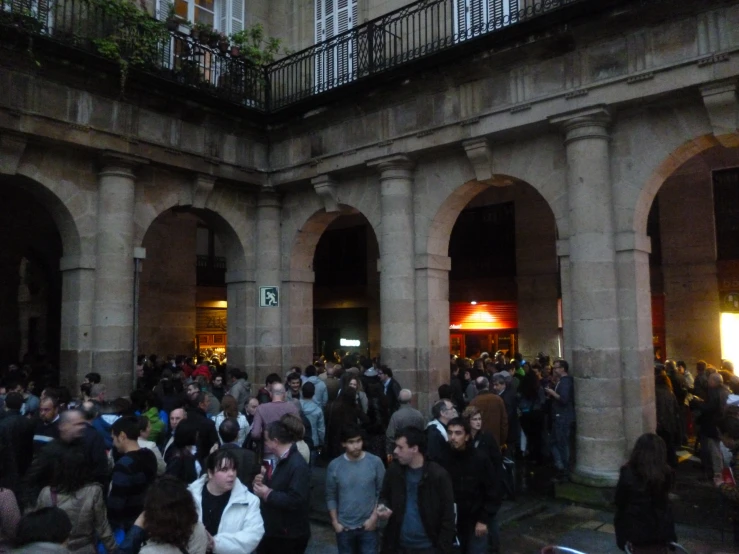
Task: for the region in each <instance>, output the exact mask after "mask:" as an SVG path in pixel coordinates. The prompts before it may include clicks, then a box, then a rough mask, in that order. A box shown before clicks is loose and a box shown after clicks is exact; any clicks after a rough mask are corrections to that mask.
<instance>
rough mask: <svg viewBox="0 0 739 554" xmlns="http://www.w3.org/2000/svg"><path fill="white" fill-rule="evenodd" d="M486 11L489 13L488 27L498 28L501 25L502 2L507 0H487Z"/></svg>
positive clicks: (505, 2)
mask: <svg viewBox="0 0 739 554" xmlns="http://www.w3.org/2000/svg"><path fill="white" fill-rule="evenodd" d="M489 2H490V3H489V4H488V13H489V14H490V28H491V29H500V28H501V27H502V26H503V16H504V15H505V12H504V4H508V0H489Z"/></svg>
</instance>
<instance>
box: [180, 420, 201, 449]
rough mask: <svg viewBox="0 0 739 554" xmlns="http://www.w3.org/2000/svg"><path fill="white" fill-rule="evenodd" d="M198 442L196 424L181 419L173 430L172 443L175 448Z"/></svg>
mask: <svg viewBox="0 0 739 554" xmlns="http://www.w3.org/2000/svg"><path fill="white" fill-rule="evenodd" d="M197 442H198V426H197V424H196V423H195V422H194V421H190V420H187V419H183V420H182V421H181V422H180V424H179V425H178V426H177V429H175V430H174V445H175V446H176V447H177V448H185V447H187V446H193V445H195V444H197Z"/></svg>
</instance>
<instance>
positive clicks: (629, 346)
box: [615, 232, 657, 453]
mask: <svg viewBox="0 0 739 554" xmlns="http://www.w3.org/2000/svg"><path fill="white" fill-rule="evenodd" d="M615 239H616V240H615V243H616V276H617V280H618V319H619V326H620V337H621V366H622V368H623V370H622V373H621V378H622V380H623V385H622V386H623V411H624V434H625V436H626V452H627V453H628V452H629V451H630V449H631V448H633V446H634V444H635V443H636V439H638V438H639V437H640V436H641V435H642V434H643V433H646V432H652V433H653V432H654V431H655V430H656V428H657V421H656V417H657V415H656V411H655V405H654V363H653V360H654V352H653V346H652V300H651V288H650V284H649V253H650V251H651V244H650V239H649V237H648V236H647V235H644V234H636V233H633V232H621V233H616V236H615Z"/></svg>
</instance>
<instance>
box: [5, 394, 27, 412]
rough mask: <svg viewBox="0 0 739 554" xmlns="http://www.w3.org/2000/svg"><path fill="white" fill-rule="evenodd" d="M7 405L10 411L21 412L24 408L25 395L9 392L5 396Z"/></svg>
mask: <svg viewBox="0 0 739 554" xmlns="http://www.w3.org/2000/svg"><path fill="white" fill-rule="evenodd" d="M5 405H6V406H7V407H8V409H9V410H20V409H21V407H23V395H22V394H21V393H19V392H9V393H8V394H7V395H6V396H5Z"/></svg>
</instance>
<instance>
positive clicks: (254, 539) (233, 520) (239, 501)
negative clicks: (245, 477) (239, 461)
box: [188, 475, 264, 554]
mask: <svg viewBox="0 0 739 554" xmlns="http://www.w3.org/2000/svg"><path fill="white" fill-rule="evenodd" d="M207 482H208V476H207V475H203V476H202V477H200V479H198V480H197V481H193V482H192V483H191V484H190V486H189V487H188V489H189V490H190V493H191V494H192V496H193V498H194V499H195V507H196V508H197V510H198V520H199V521H200V522H201V523H202V522H203V487H204V486H205V484H206V483H207ZM263 536H264V521H262V513H261V511H260V509H259V498H257V497H256V496H254V495H253V494H252V493H250V492H249V489H247V488H246V487H245V486H244V485H242V484H241V481H239V480H238V479H236V483H235V484H234V488H233V490H232V491H231V498H229V500H228V504H226V508H225V509H224V510H223V516H222V517H221V523H220V524H219V525H218V533H217V534H216V535H215V536H214V537H213V539H214V541H215V549H214V550H213V553H214V554H250V553H251V552H254V551H255V550H256V548H257V545H258V544H259V541H261V540H262V537H263Z"/></svg>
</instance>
